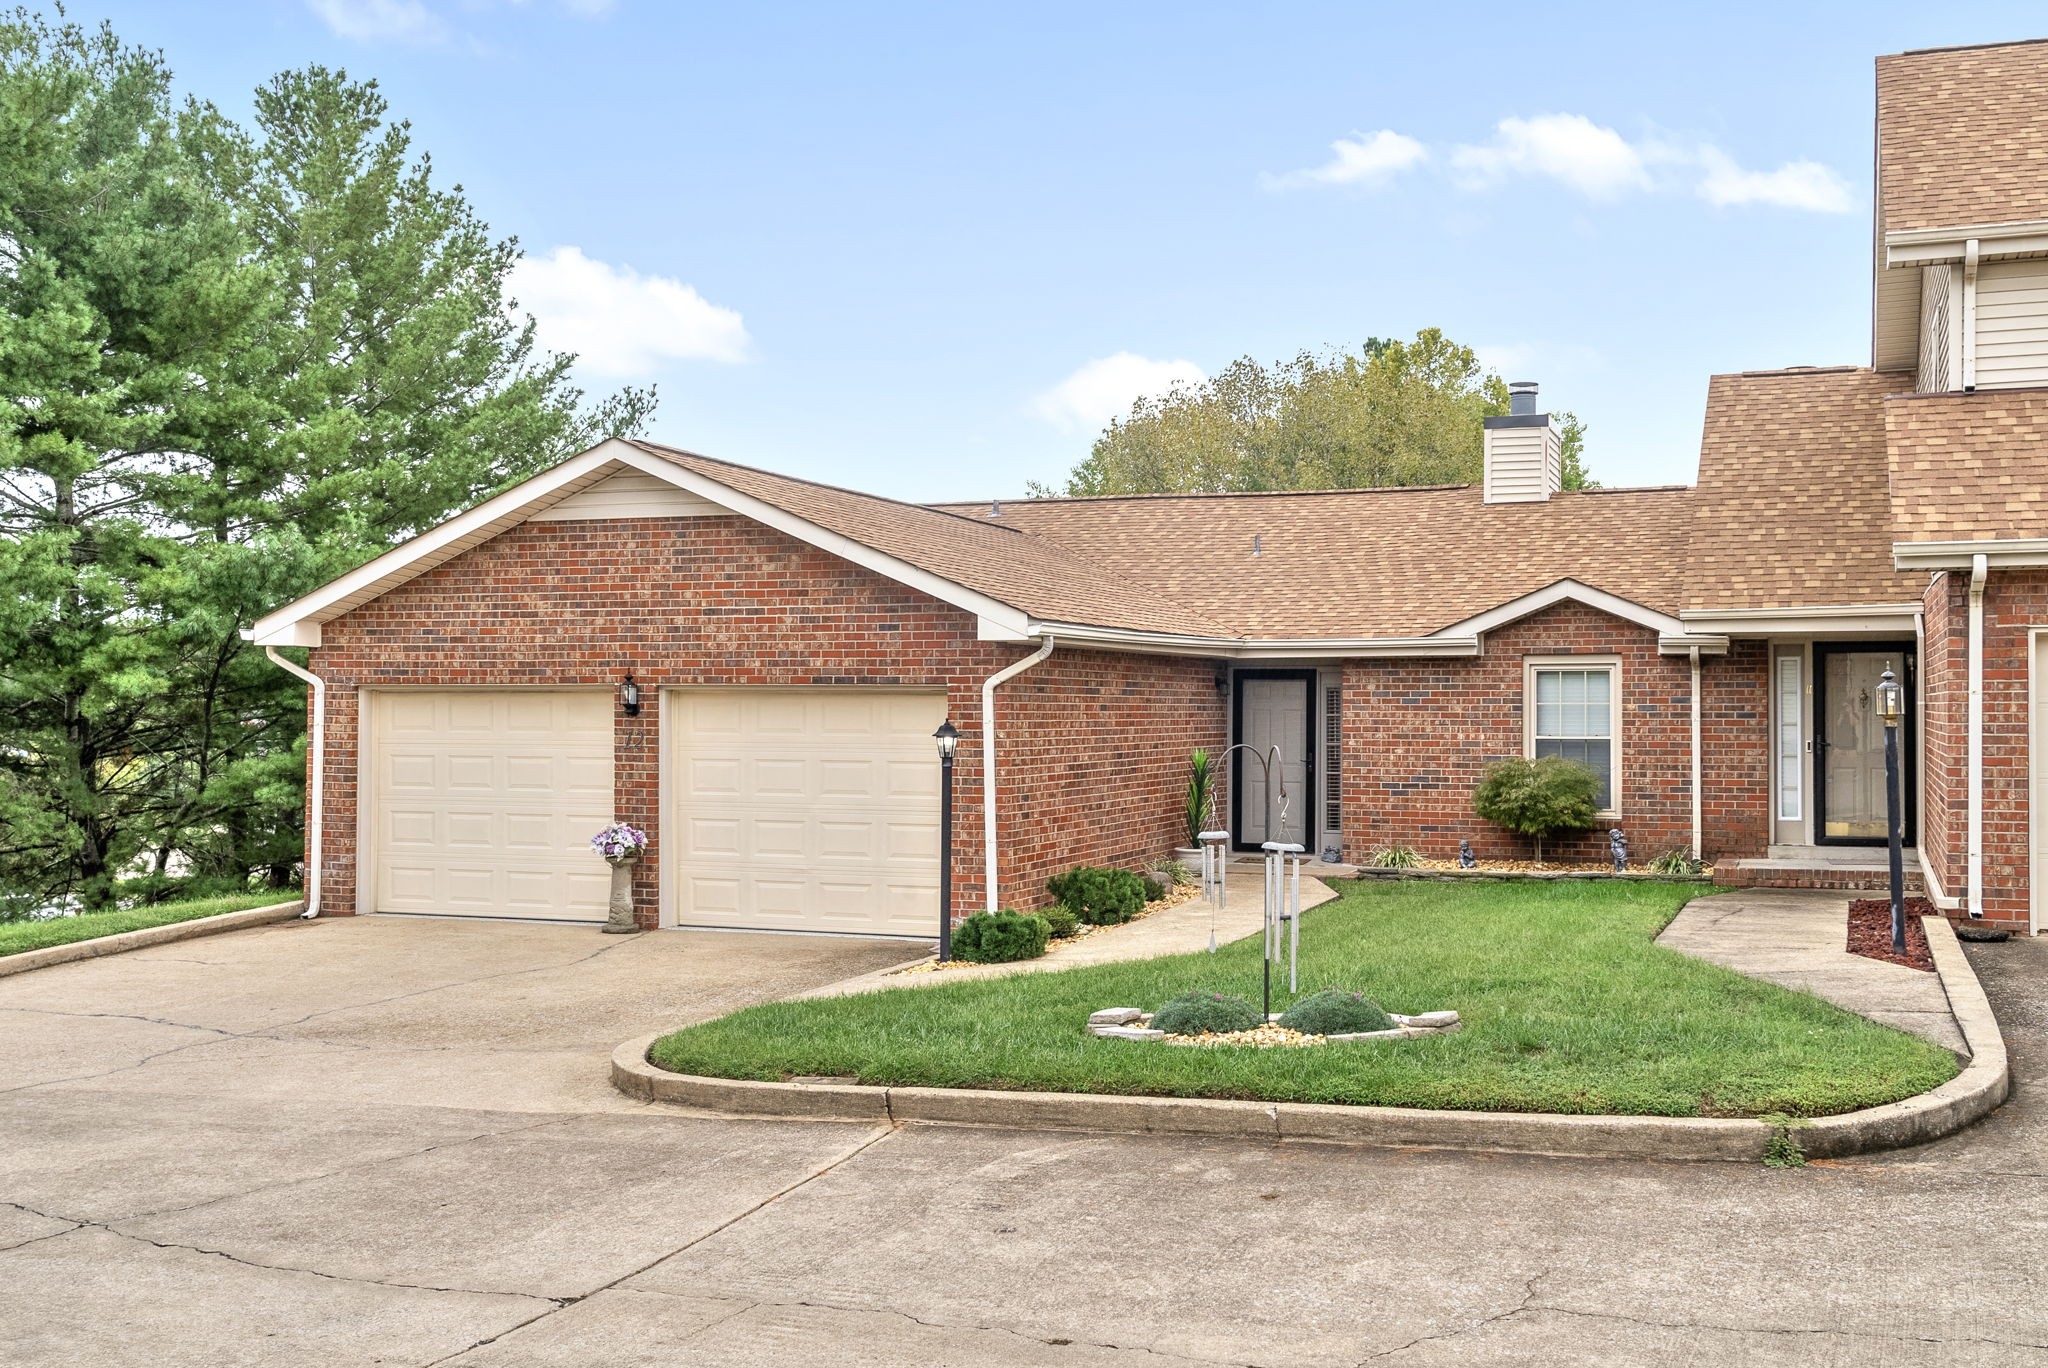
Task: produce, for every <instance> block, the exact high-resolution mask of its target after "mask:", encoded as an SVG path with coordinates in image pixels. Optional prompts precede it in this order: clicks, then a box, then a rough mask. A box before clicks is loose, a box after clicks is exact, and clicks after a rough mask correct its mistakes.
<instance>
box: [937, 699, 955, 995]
mask: <svg viewBox="0 0 2048 1368" xmlns="http://www.w3.org/2000/svg"><path fill="white" fill-rule="evenodd" d="M932 740H934V741H936V742H938V743H939V963H941V964H944V963H945V962H946V961H947V960H950V959H952V958H953V752H955V751H957V750H959V749H960V729H959V728H958V727H956V726H954V725H953V719H952V718H950V717H949V718H947V719H946V720H945V721H943V722H941V723H939V729H938V730H937V731H935V732H933V733H932Z"/></svg>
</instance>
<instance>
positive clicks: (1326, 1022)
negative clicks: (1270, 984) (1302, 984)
mask: <svg viewBox="0 0 2048 1368" xmlns="http://www.w3.org/2000/svg"><path fill="white" fill-rule="evenodd" d="M1279 1024H1280V1025H1282V1026H1285V1027H1286V1028H1287V1029H1288V1030H1290V1031H1300V1032H1302V1033H1303V1034H1304V1035H1353V1034H1356V1033H1357V1032H1359V1031H1390V1030H1392V1029H1393V1028H1394V1019H1393V1018H1392V1017H1390V1016H1388V1015H1387V1014H1386V1013H1385V1012H1383V1011H1381V1010H1380V1005H1379V1004H1378V1003H1377V1002H1374V1001H1373V1000H1372V999H1371V998H1368V997H1366V996H1365V994H1363V993H1347V992H1345V991H1344V990H1343V989H1342V988H1325V989H1323V991H1322V992H1320V993H1310V994H1309V995H1308V996H1307V997H1305V998H1303V999H1302V1000H1301V1001H1299V1002H1297V1003H1295V1004H1294V1005H1293V1006H1292V1007H1289V1008H1288V1009H1287V1010H1286V1011H1284V1012H1282V1013H1281V1014H1280V1021H1279Z"/></svg>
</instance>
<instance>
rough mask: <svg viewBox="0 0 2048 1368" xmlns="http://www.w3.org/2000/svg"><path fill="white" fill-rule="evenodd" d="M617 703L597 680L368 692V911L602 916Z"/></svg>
mask: <svg viewBox="0 0 2048 1368" xmlns="http://www.w3.org/2000/svg"><path fill="white" fill-rule="evenodd" d="M611 708H612V704H611V696H610V693H609V691H599V690H590V691H586V692H579V693H568V692H560V693H543V692H511V691H492V690H486V689H478V690H468V691H464V690H417V691H415V690H406V691H402V692H390V693H373V694H371V695H370V738H369V739H370V746H371V764H370V771H371V776H372V778H371V783H372V792H371V794H370V797H369V801H370V803H371V813H372V818H371V831H372V842H373V849H372V852H371V853H372V859H373V861H374V866H375V867H374V869H373V871H372V875H371V880H370V882H371V905H372V907H373V909H374V910H376V911H380V912H427V913H441V914H457V915H474V916H496V917H534V918H543V919H547V920H560V921H596V920H601V919H602V918H603V917H604V915H605V907H606V903H607V902H608V901H609V896H610V871H609V870H608V869H607V867H606V866H605V865H604V864H603V862H602V861H600V860H598V859H597V857H596V856H595V855H594V854H592V853H591V850H590V846H589V840H590V835H591V833H592V832H594V831H596V830H597V829H598V828H599V827H600V826H602V825H604V824H605V823H606V822H608V821H610V820H611V807H612V754H611V752H612V722H611Z"/></svg>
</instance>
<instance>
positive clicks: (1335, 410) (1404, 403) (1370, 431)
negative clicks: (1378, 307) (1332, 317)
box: [1031, 328, 1589, 497]
mask: <svg viewBox="0 0 2048 1368" xmlns="http://www.w3.org/2000/svg"><path fill="white" fill-rule="evenodd" d="M1507 411H1508V392H1507V385H1506V383H1505V382H1504V381H1503V380H1502V379H1501V378H1500V377H1499V376H1498V375H1494V374H1492V373H1490V372H1488V371H1487V370H1486V368H1485V367H1484V366H1482V365H1481V364H1480V362H1479V358H1478V356H1477V355H1476V354H1475V353H1474V352H1473V350H1472V349H1471V348H1470V347H1466V346H1463V345H1460V344H1459V343H1456V342H1453V341H1451V340H1450V339H1449V338H1447V337H1445V336H1444V335H1443V333H1442V332H1441V331H1440V330H1438V329H1436V328H1424V329H1423V330H1422V331H1421V332H1418V333H1417V334H1416V335H1415V337H1414V339H1413V340H1412V341H1407V342H1402V341H1398V340H1393V339H1387V338H1377V337H1375V338H1369V339H1367V341H1366V343H1365V345H1364V346H1362V347H1361V348H1359V350H1358V351H1356V352H1347V351H1338V352H1332V353H1328V354H1319V353H1315V352H1307V351H1304V352H1301V353H1299V354H1298V355H1296V356H1295V357H1294V358H1293V359H1292V360H1288V361H1281V362H1276V363H1274V364H1272V365H1270V366H1269V365H1264V364H1261V363H1260V362H1258V361H1255V360H1253V359H1252V358H1251V357H1249V356H1246V357H1240V358H1239V359H1238V360H1236V361H1233V362H1231V363H1230V364H1229V365H1228V366H1226V367H1224V368H1223V370H1222V371H1220V372H1219V373H1217V374H1216V375H1214V376H1211V377H1210V378H1209V379H1207V380H1204V381H1203V382H1201V383H1200V384H1198V385H1193V386H1178V387H1176V388H1174V389H1173V390H1171V391H1170V392H1168V393H1167V394H1164V395H1160V396H1157V397H1146V398H1141V399H1139V400H1138V401H1137V402H1136V403H1134V404H1133V405H1132V407H1131V411H1130V413H1129V414H1128V415H1127V416H1125V417H1123V418H1119V419H1114V420H1112V421H1111V423H1110V425H1109V427H1108V428H1107V429H1106V430H1105V431H1104V432H1103V433H1102V435H1101V436H1100V437H1098V438H1097V439H1096V440H1095V445H1094V447H1093V449H1092V450H1090V452H1089V453H1088V456H1087V457H1086V459H1084V460H1083V461H1082V462H1081V463H1080V464H1079V465H1077V466H1076V467H1075V468H1074V470H1073V472H1072V473H1071V474H1070V475H1069V476H1068V477H1067V480H1066V483H1065V485H1064V486H1062V487H1061V488H1059V489H1057V490H1055V489H1051V488H1048V487H1046V486H1043V485H1037V484H1034V485H1033V486H1032V489H1031V492H1032V494H1033V495H1034V496H1037V497H1047V496H1051V495H1055V494H1065V495H1069V496H1087V495H1100V494H1153V493H1243V492H1249V491H1257V490H1272V489H1364V488H1374V487H1384V486H1389V485H1437V484H1472V483H1476V482H1477V481H1478V479H1479V477H1480V460H1481V435H1480V434H1481V427H1480V423H1481V420H1482V419H1485V418H1488V417H1491V416H1494V415H1496V414H1502V413H1506V412H1507ZM1559 425H1560V428H1561V433H1562V437H1563V445H1564V456H1565V487H1566V488H1567V489H1579V488H1584V487H1586V486H1587V485H1588V484H1589V481H1588V480H1587V478H1586V473H1585V466H1584V447H1585V425H1584V424H1583V423H1581V422H1580V421H1579V420H1578V419H1577V418H1576V417H1574V416H1573V415H1572V414H1569V413H1566V414H1560V415H1559Z"/></svg>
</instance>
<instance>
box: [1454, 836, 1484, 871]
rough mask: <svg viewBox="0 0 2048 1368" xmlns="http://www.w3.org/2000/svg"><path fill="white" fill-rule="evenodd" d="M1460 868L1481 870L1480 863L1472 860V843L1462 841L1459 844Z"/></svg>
mask: <svg viewBox="0 0 2048 1368" xmlns="http://www.w3.org/2000/svg"><path fill="white" fill-rule="evenodd" d="M1458 868H1460V869H1477V868H1479V861H1477V860H1475V859H1474V858H1472V843H1471V842H1470V841H1463V840H1461V841H1459V842H1458Z"/></svg>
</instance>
